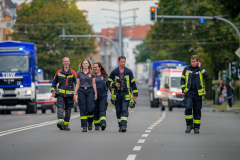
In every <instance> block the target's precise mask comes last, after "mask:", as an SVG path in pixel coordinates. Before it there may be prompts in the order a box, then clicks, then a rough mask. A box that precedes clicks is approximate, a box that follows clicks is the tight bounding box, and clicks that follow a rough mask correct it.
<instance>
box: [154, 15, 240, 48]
mask: <svg viewBox="0 0 240 160" xmlns="http://www.w3.org/2000/svg"><path fill="white" fill-rule="evenodd" d="M157 18H178V19H210V20H214V21H216V20H221V21H224V22H227V23H228V24H230V25H231V26H232V27H233V29H234V30H235V31H236V32H237V35H238V39H239V47H240V32H239V30H238V29H237V27H236V26H235V25H234V24H233V23H232V22H230V21H229V20H227V19H225V18H222V17H217V16H214V17H211V16H173V15H167V16H164V15H158V16H157Z"/></svg>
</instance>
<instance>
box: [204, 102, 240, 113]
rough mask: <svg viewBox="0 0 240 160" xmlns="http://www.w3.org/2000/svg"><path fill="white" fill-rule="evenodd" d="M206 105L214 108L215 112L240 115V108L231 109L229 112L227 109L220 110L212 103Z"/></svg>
mask: <svg viewBox="0 0 240 160" xmlns="http://www.w3.org/2000/svg"><path fill="white" fill-rule="evenodd" d="M205 104H206V105H209V106H211V107H212V108H213V110H212V111H213V112H229V113H237V114H239V115H240V108H239V109H238V108H231V109H229V110H227V109H218V108H216V107H215V106H214V105H212V104H210V103H205Z"/></svg>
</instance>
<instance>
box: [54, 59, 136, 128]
mask: <svg viewBox="0 0 240 160" xmlns="http://www.w3.org/2000/svg"><path fill="white" fill-rule="evenodd" d="M118 61H119V67H118V68H116V69H114V70H113V71H112V72H111V74H110V76H108V74H107V72H106V70H105V69H104V67H103V66H102V64H101V63H100V62H95V63H94V64H93V69H92V66H91V63H90V62H89V60H87V59H84V60H83V61H82V62H81V66H80V69H79V71H78V72H77V73H76V72H75V71H74V70H72V69H70V67H69V65H70V60H69V58H68V57H64V58H63V66H64V67H63V69H60V70H58V71H57V72H56V74H55V76H54V79H53V83H52V87H51V92H52V95H53V96H54V97H57V108H58V111H57V116H58V123H57V127H58V128H59V129H60V130H66V131H70V128H69V121H70V116H71V109H72V108H73V104H74V101H77V100H78V105H79V109H80V119H81V128H82V132H87V130H92V127H93V122H94V125H95V130H100V128H101V130H105V128H106V126H107V124H106V110H107V107H108V102H107V97H108V91H110V92H111V96H112V102H113V103H114V105H115V108H116V116H117V121H118V126H119V132H126V130H127V121H128V115H129V113H128V107H129V101H130V99H131V98H134V99H137V96H138V90H137V86H136V83H135V80H134V76H133V73H132V71H131V70H130V69H128V68H127V67H125V62H126V57H124V56H120V57H119V58H118ZM57 84H59V85H58V89H57ZM74 84H75V87H74Z"/></svg>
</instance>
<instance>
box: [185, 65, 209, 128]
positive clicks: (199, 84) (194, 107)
mask: <svg viewBox="0 0 240 160" xmlns="http://www.w3.org/2000/svg"><path fill="white" fill-rule="evenodd" d="M207 77H208V72H207V71H206V69H205V68H204V67H192V65H190V66H187V67H185V68H184V70H183V73H182V77H181V88H182V92H183V93H184V102H183V104H184V106H185V107H186V110H185V119H186V125H187V127H190V131H191V129H193V128H197V129H199V128H200V124H201V109H202V96H204V95H205V94H206V91H205V89H204V86H203V78H207ZM186 132H187V131H186ZM194 132H195V131H194ZM187 133H189V132H187Z"/></svg>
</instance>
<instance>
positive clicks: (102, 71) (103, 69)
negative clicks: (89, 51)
mask: <svg viewBox="0 0 240 160" xmlns="http://www.w3.org/2000/svg"><path fill="white" fill-rule="evenodd" d="M94 64H97V65H98V67H99V68H101V69H100V71H101V73H102V75H103V77H104V78H106V77H107V76H108V74H107V72H106V70H105V68H104V67H103V66H102V64H101V63H100V62H95V63H94Z"/></svg>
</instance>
